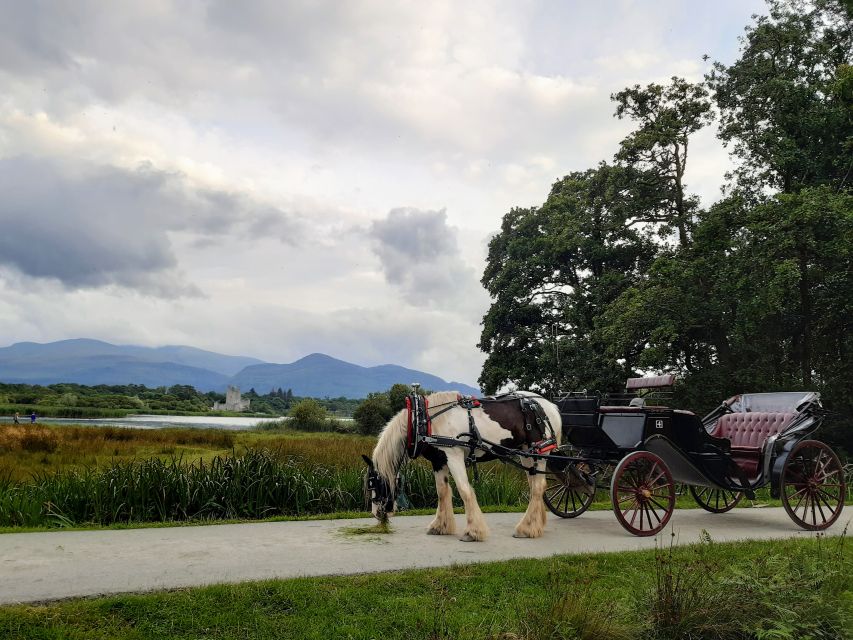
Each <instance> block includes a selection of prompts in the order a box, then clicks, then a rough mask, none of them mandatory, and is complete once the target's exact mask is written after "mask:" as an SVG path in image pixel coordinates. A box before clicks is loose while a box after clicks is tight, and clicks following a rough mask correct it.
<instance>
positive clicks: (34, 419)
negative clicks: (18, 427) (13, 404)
mask: <svg viewBox="0 0 853 640" xmlns="http://www.w3.org/2000/svg"><path fill="white" fill-rule="evenodd" d="M35 423H36V412H35V411H33V412H32V413H31V414H30V424H35Z"/></svg>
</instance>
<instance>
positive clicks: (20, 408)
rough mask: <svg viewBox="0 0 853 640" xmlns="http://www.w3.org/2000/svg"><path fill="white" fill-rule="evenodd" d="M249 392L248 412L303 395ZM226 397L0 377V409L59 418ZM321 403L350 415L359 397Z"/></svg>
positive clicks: (179, 389)
mask: <svg viewBox="0 0 853 640" xmlns="http://www.w3.org/2000/svg"><path fill="white" fill-rule="evenodd" d="M245 396H246V397H248V398H251V400H252V405H251V412H252V413H262V414H269V415H278V416H283V415H286V414H287V412H288V411H289V409H290V408H291V406H292V405H293V404H294V403H296V402H298V401H299V400H300V399H301V398H299V397H297V396H294V395H293V391H292V390H290V389H287V390H283V389H280V388H279V389H271V390H270V392H269V393H268V394H266V395H259V394H258V393H256V392H255V391H254V390H253V389H252V390H250V391H248V392H246V394H245ZM216 401H219V402H224V401H225V396H224V394H221V393H217V392H215V391H208V392H207V393H201V392H199V391H197V390H196V389H195V388H194V387H191V386H188V385H174V386H171V387H153V388H151V387H146V386H144V385H137V384H129V385H97V386H93V387H89V386H85V385H80V384H71V383H62V384H51V385H47V386H41V385H29V384H2V383H0V414H7V415H12V414H14V413H15V411H17V412H19V413H21V415H24V414H25V413H26V414H27V415H29V413H30V412H32V411H35V412H36V413H37V414H38V415H40V416H49V417H63V418H118V417H123V416H126V415H128V414H131V413H150V414H165V413H171V414H179V415H180V414H202V415H219V414H220V413H226V412H213V411H211V407H212V406H213V403H214V402H216ZM317 402H319V403H320V404H321V405H322V406H324V407H325V408H326V409H327V410H328V411H330V412H331V413H333V414H335V415H336V416H349V415H352V412H353V410H354V409H355V407H356V406H357V405H358V402H359V401H358V400H352V399H349V398H318V399H317Z"/></svg>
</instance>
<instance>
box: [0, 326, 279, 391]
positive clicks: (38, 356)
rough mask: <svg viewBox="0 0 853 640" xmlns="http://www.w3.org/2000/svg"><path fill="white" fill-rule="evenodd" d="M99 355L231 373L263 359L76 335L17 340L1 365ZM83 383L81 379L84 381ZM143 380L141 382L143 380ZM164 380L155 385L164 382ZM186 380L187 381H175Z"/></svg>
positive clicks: (3, 354) (1, 353) (5, 351)
mask: <svg viewBox="0 0 853 640" xmlns="http://www.w3.org/2000/svg"><path fill="white" fill-rule="evenodd" d="M97 356H117V357H122V358H130V359H133V360H142V361H145V362H170V363H173V364H180V365H185V366H187V367H195V368H199V369H209V370H210V371H213V372H216V373H219V374H222V375H223V376H226V377H230V376H233V375H234V374H235V373H237V372H238V371H240V370H241V369H243V368H244V367H247V366H249V365H253V364H259V363H261V362H263V360H258V359H257V358H247V357H244V356H226V355H223V354H221V353H214V352H213V351H204V350H202V349H196V348H195V347H184V346H166V347H137V346H133V345H115V344H110V343H109V342H102V341H100V340H89V339H87V338H76V339H73V340H60V341H59V342H48V343H46V344H40V343H38V342H18V343H17V344H13V345H12V346H11V347H5V348H2V349H0V365H2V363H5V362H7V361H10V360H13V361H17V362H20V363H27V364H29V365H33V364H35V363H43V364H45V365H47V366H51V365H53V364H54V363H56V361H57V360H63V361H69V363H70V362H71V361H74V360H76V359H79V358H83V359H85V358H92V357H97ZM81 384H82V383H81ZM140 384H141V383H140ZM163 384H167V383H165V382H163V383H160V384H159V385H155V386H162V385H163ZM173 384H186V383H173Z"/></svg>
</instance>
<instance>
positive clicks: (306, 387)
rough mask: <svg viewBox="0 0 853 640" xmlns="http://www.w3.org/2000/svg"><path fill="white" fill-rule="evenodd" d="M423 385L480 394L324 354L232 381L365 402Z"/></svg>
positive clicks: (259, 368)
mask: <svg viewBox="0 0 853 640" xmlns="http://www.w3.org/2000/svg"><path fill="white" fill-rule="evenodd" d="M396 382H402V383H404V384H408V383H410V382H419V383H420V384H421V386H423V387H424V388H425V389H429V390H431V391H447V390H457V391H459V392H461V393H464V394H466V395H471V394H478V393H479V391H477V389H474V388H473V387H469V386H468V385H465V384H462V383H459V382H445V381H444V380H442V379H441V378H439V377H437V376H434V375H430V374H428V373H424V372H422V371H415V370H414V369H406V368H404V367H399V366H397V365H393V364H384V365H380V366H378V367H361V366H359V365H357V364H352V363H350V362H344V361H343V360H338V359H337V358H332V357H331V356H327V355H324V354H322V353H312V354H311V355H309V356H305V357H304V358H301V359H300V360H297V361H296V362H292V363H290V364H256V365H252V366H250V367H246V368H245V369H243V370H242V371H241V372H240V373H238V374H237V375H236V376H234V378H233V379H232V384H236V385H237V386H239V387H240V388H241V389H243V390H246V389H251V388H254V389H255V391H257V392H258V393H266V392H267V391H269V390H270V389H277V388H279V387H281V388H282V389H293V393H294V395H297V396H311V397H315V398H324V397H326V396H329V397H333V398H334V397H338V396H344V397H347V398H363V397H365V396H366V395H367V394H368V393H370V392H371V391H382V390H385V389H388V388H389V387H390V386H391V385H392V384H394V383H396Z"/></svg>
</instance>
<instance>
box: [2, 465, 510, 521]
mask: <svg viewBox="0 0 853 640" xmlns="http://www.w3.org/2000/svg"><path fill="white" fill-rule="evenodd" d="M350 460H351V463H350V465H348V466H325V465H319V464H317V463H316V462H314V461H311V460H308V459H305V458H300V457H294V456H284V457H282V456H281V454H280V452H276V451H271V450H268V449H249V450H247V451H246V452H245V453H243V454H236V453H232V454H229V455H226V456H217V457H215V458H213V460H211V461H209V462H206V461H204V460H197V461H194V462H189V461H186V460H184V459H182V458H180V457H173V458H171V459H169V460H162V459H160V458H150V459H147V460H142V461H129V462H127V461H123V462H117V463H114V464H112V465H111V466H109V467H106V468H86V469H70V470H64V471H59V472H55V473H45V474H40V475H37V476H35V477H33V478H32V479H31V480H29V481H26V482H15V481H13V480H11V479H9V478H6V479H2V480H0V526H7V527H8V526H28V527H32V526H77V525H81V524H88V523H93V524H98V525H110V524H114V523H134V522H170V521H187V520H223V519H224V520H232V519H260V518H269V517H273V516H304V515H312V514H324V513H335V512H341V511H361V510H363V509H364V508H365V505H364V494H363V488H362V487H363V473H364V471H363V466H359V465H357V464H356V463H355V461H354V460H353V459H352V458H350ZM515 476H516V477H515V478H514V479H513V478H510V477H509V476H508V475H507V474H506V473H504V472H503V470H501V469H498V468H486V469H483V470H482V473H481V476H480V478H479V480H478V481H477V482H476V484H475V486H476V488H477V491H478V495H480V496H482V498H481V503H482V504H484V505H486V504H491V502H489V501H490V500H492V499H496V498H499V499H500V500H501V502H500V503H499V504H502V505H515V504H523V503H524V502H525V501H526V499H527V494H526V492H525V488H526V486H527V483H526V482H525V481H524V477H523V476H522V475H521V474H515ZM404 484H405V491H406V495H407V498H408V501H409V503H410V505H411V507H412V508H429V507H433V506H434V505H435V483H434V479H433V473H432V470H431V469H430V468H429V467H427V466H426V465H422V464H411V465H407V466H406V468H405V469H404Z"/></svg>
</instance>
